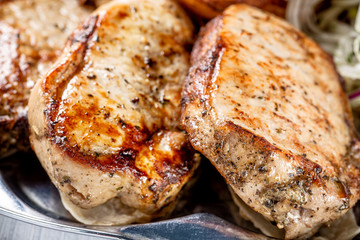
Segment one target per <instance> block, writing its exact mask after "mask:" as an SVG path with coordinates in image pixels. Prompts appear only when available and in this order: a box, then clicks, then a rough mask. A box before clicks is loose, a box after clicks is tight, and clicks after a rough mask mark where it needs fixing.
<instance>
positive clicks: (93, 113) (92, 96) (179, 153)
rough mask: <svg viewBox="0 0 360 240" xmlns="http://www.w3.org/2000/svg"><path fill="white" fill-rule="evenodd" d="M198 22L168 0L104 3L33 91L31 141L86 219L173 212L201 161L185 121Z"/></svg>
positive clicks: (110, 220) (70, 204)
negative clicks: (185, 90)
mask: <svg viewBox="0 0 360 240" xmlns="http://www.w3.org/2000/svg"><path fill="white" fill-rule="evenodd" d="M192 41H193V26H192V24H191V22H190V20H189V19H188V18H187V16H186V15H185V13H184V12H183V11H182V9H180V7H179V6H178V5H177V4H175V3H174V2H173V1H170V0H161V1H157V0H146V1H142V0H123V1H114V2H111V3H108V4H105V5H103V6H102V7H101V8H100V9H98V10H97V11H96V12H95V13H93V14H92V15H91V17H89V18H88V19H87V20H86V21H85V23H84V24H83V25H82V26H81V27H80V28H79V29H77V30H76V31H75V32H74V33H73V35H72V36H71V37H70V39H69V41H68V43H67V45H66V47H65V49H64V52H63V54H62V56H61V57H60V58H59V60H58V61H57V63H56V64H55V66H54V67H53V69H52V70H51V71H50V72H49V73H48V74H47V75H46V77H44V78H43V79H41V80H40V81H39V82H38V83H37V84H36V86H35V87H34V90H33V91H32V94H31V97H30V102H29V123H30V141H31V144H32V147H33V149H34V150H35V152H36V154H37V156H38V158H39V159H40V161H41V163H42V165H43V167H44V168H45V170H46V171H47V173H48V174H49V176H50V178H51V180H52V181H53V183H54V184H55V185H56V187H57V188H58V189H59V191H60V193H61V196H62V200H63V203H64V205H65V207H66V208H67V209H68V210H69V211H70V212H71V213H72V214H73V216H74V217H75V218H76V219H78V220H79V221H81V222H83V223H86V224H106V225H108V224H127V223H131V222H146V221H149V220H151V219H153V218H158V217H162V216H165V215H167V214H168V213H170V212H171V210H172V208H173V207H174V206H175V202H176V201H175V200H176V199H177V198H178V196H179V193H180V190H181V189H182V188H183V186H184V185H185V183H186V182H188V180H189V179H190V178H191V176H192V174H193V172H194V170H195V169H196V167H197V166H198V163H199V157H198V156H197V155H195V154H194V153H193V152H192V151H191V150H190V144H189V143H188V142H187V139H186V136H185V133H184V132H183V131H181V130H179V124H180V114H181V108H180V99H181V87H182V84H183V81H184V79H185V77H186V74H187V72H188V68H189V53H188V52H187V50H186V47H187V45H188V44H190V43H191V42H192Z"/></svg>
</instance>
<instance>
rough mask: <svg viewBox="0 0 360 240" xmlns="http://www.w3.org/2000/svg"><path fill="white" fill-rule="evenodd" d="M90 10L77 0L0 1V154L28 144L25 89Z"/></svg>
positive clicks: (32, 83)
mask: <svg viewBox="0 0 360 240" xmlns="http://www.w3.org/2000/svg"><path fill="white" fill-rule="evenodd" d="M91 10H92V9H91V8H89V7H84V6H80V5H79V4H78V2H77V0H21V1H0V156H4V154H8V153H10V152H11V151H12V150H15V149H16V148H17V149H26V148H28V147H29V146H30V145H29V143H28V131H27V127H28V125H27V104H28V100H29V96H30V89H31V88H32V87H33V86H34V84H35V82H36V80H37V79H38V78H39V76H40V75H41V74H44V73H45V71H47V70H48V69H49V66H50V65H51V64H52V63H53V62H54V60H55V58H56V56H57V55H58V54H59V53H60V51H61V49H62V48H63V47H64V44H65V42H66V39H67V37H68V36H69V35H70V33H71V32H72V31H73V30H74V29H75V27H76V26H77V25H78V24H79V23H80V21H81V20H83V19H84V18H85V17H86V16H88V15H89V14H90V11H91Z"/></svg>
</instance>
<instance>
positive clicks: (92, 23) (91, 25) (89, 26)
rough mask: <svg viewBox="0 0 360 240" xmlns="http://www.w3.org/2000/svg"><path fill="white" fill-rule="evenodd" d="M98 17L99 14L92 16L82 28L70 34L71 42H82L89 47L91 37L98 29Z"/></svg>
mask: <svg viewBox="0 0 360 240" xmlns="http://www.w3.org/2000/svg"><path fill="white" fill-rule="evenodd" d="M98 19H99V16H98V15H95V16H90V17H89V18H88V19H87V20H86V21H85V22H84V24H83V25H82V26H81V28H80V29H78V30H75V32H74V33H73V34H72V35H71V36H70V38H69V42H70V44H74V43H77V42H80V43H81V44H84V45H85V46H86V47H87V46H88V44H89V39H90V38H91V37H92V36H93V34H94V33H95V30H96V29H97V27H96V25H97V22H98Z"/></svg>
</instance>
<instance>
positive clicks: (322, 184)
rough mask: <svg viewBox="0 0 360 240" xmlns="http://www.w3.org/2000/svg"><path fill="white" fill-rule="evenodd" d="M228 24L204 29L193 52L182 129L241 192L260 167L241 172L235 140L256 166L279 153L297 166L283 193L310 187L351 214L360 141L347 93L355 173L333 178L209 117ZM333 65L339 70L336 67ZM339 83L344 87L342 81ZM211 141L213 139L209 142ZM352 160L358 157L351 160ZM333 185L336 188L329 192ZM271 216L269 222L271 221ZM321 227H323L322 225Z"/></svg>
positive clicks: (344, 101)
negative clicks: (226, 146) (233, 152)
mask: <svg viewBox="0 0 360 240" xmlns="http://www.w3.org/2000/svg"><path fill="white" fill-rule="evenodd" d="M222 19H223V16H219V17H217V18H215V19H213V20H212V21H211V22H209V23H208V25H207V26H206V27H205V28H204V29H202V31H201V34H200V38H199V39H198V40H197V42H196V43H195V46H194V49H193V52H192V64H193V65H192V67H191V69H190V71H189V75H188V77H187V79H186V81H185V85H184V90H183V96H182V110H183V112H182V113H183V114H182V126H183V127H184V129H185V130H186V131H187V132H188V133H189V136H190V140H191V143H192V145H193V147H194V148H195V149H196V150H198V151H200V152H201V153H202V154H204V155H205V156H206V157H207V158H208V159H209V160H210V161H211V162H212V164H213V165H214V166H215V167H217V168H218V170H219V171H220V173H221V174H222V175H223V177H224V178H225V179H226V181H227V182H228V184H230V185H232V186H235V187H236V188H237V189H242V187H244V183H245V182H246V181H248V180H249V178H250V176H249V175H246V176H247V177H246V178H244V176H242V173H241V171H243V170H244V171H245V172H247V174H249V171H253V170H254V169H255V168H256V167H255V165H251V166H247V167H245V169H241V171H240V170H238V169H236V163H234V162H233V161H232V160H231V153H229V152H227V153H226V152H224V150H223V145H222V144H226V143H228V142H231V138H233V139H238V140H239V142H241V143H243V146H245V148H248V149H250V150H249V152H252V151H256V152H254V156H247V157H248V158H250V159H252V158H254V161H253V162H254V163H256V161H257V160H256V159H263V160H264V161H265V162H267V161H271V158H270V155H271V154H272V153H277V154H278V155H279V156H282V157H283V159H286V161H288V162H291V163H292V164H291V165H292V166H294V167H295V168H296V169H297V173H298V174H297V175H296V176H295V177H294V178H293V179H291V180H290V181H289V182H288V183H287V184H285V185H284V186H281V188H283V189H289V188H293V187H297V184H298V183H299V182H301V186H302V187H301V188H303V189H304V190H305V191H308V192H307V194H309V195H311V190H310V188H313V187H315V188H318V189H326V194H330V195H333V196H336V197H337V198H338V199H339V200H340V203H341V205H340V206H338V207H336V208H335V209H333V210H332V211H334V212H336V213H335V215H336V217H338V216H340V215H342V214H343V213H344V212H345V211H344V210H347V209H349V207H351V206H352V205H354V204H355V202H356V201H357V198H358V195H359V194H358V192H356V189H358V187H359V176H360V171H359V169H360V168H359V162H358V160H356V159H357V157H355V156H353V155H352V152H354V151H355V155H356V153H358V152H359V149H358V146H359V141H358V138H357V134H356V131H355V128H354V126H353V124H352V117H351V110H350V108H349V104H348V99H347V98H346V95H345V93H344V92H342V91H341V92H339V94H340V96H339V98H340V99H341V101H342V104H343V106H346V109H345V111H346V113H345V121H346V123H347V124H348V126H349V128H350V130H351V134H352V139H353V141H352V142H351V143H350V144H351V146H349V148H348V152H347V154H346V156H344V161H345V162H346V164H347V166H348V167H349V168H350V169H351V170H350V169H348V170H344V169H340V168H339V166H334V169H336V170H337V171H336V173H335V174H334V175H333V176H329V175H328V174H327V173H326V172H325V171H323V169H322V167H321V166H320V165H318V164H316V163H314V162H313V161H311V160H310V159H308V158H306V156H302V155H293V154H291V153H289V152H287V151H286V150H284V149H280V148H278V147H276V146H274V145H272V144H271V143H269V142H268V141H267V140H265V139H264V138H262V137H260V136H256V135H255V134H254V133H252V132H250V131H248V130H245V129H244V128H242V127H240V126H237V125H235V124H234V123H232V122H225V123H220V122H214V120H213V119H212V118H211V117H210V116H209V114H208V113H209V112H211V109H212V107H211V102H210V100H209V98H208V97H209V96H210V95H211V92H212V90H213V88H215V87H216V86H213V85H214V84H213V82H214V80H215V79H214V78H216V76H217V71H218V69H217V68H216V66H217V64H218V63H219V62H220V61H221V58H222V53H223V51H225V49H226V46H225V45H224V41H223V40H222V36H221V27H222V25H223V23H222ZM290 30H291V29H290ZM291 32H293V34H296V36H297V38H298V40H299V41H303V40H302V39H303V38H305V35H303V34H302V33H300V32H297V31H295V30H292V31H291ZM323 57H324V58H325V59H327V61H329V62H331V63H332V59H331V57H330V56H329V55H328V54H326V53H325V52H323ZM332 65H333V68H334V69H335V65H334V64H332ZM339 82H341V79H340V78H339ZM194 112H196V113H194ZM209 126H211V130H212V131H209V130H208V129H207V130H206V128H207V127H209ZM194 127H195V128H194ZM209 139H211V140H210V141H209ZM230 148H232V149H236V147H235V146H234V145H231V144H230ZM254 149H256V150H254ZM354 149H355V150H354ZM348 155H352V156H351V157H350V156H348ZM349 159H351V160H349ZM272 161H273V160H272ZM350 162H351V163H350ZM332 164H333V163H332ZM257 167H258V166H257ZM234 169H235V170H234ZM251 169H253V170H251ZM343 171H346V172H347V173H345V175H347V177H346V180H344V179H343V178H341V177H340V175H341V174H343V175H344V173H343ZM254 176H256V175H254ZM265 179H266V178H264V180H265ZM340 179H341V180H340ZM330 186H332V187H331V189H329V187H330ZM276 188H279V186H278V185H276V186H275V185H268V186H267V189H276ZM350 188H351V189H352V190H353V193H351V192H350V190H349V189H350ZM261 194H262V193H260V195H261ZM243 200H244V202H246V203H247V204H249V203H251V201H250V200H249V201H250V202H249V201H247V200H246V199H243ZM284 200H285V199H281V198H277V199H276V201H284ZM250 205H251V204H250ZM267 217H268V218H269V216H267ZM336 217H333V218H332V219H334V218H336ZM280 219H282V217H281V216H280V215H276V214H273V213H272V212H271V217H270V220H275V221H278V220H280ZM316 224H319V222H318V223H316ZM320 224H321V223H320ZM318 226H319V225H314V226H313V227H314V228H317V227H318Z"/></svg>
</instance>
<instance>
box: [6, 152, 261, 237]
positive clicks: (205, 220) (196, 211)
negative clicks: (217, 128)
mask: <svg viewBox="0 0 360 240" xmlns="http://www.w3.org/2000/svg"><path fill="white" fill-rule="evenodd" d="M203 165H205V166H202V167H203V169H204V171H203V174H201V173H199V175H200V177H199V181H198V182H197V183H196V184H195V186H194V187H193V188H192V190H190V191H189V192H188V193H187V194H186V195H185V196H184V197H183V199H182V200H180V202H179V204H178V205H179V207H178V209H177V210H175V212H174V214H173V216H172V218H171V219H169V220H165V221H158V222H154V223H149V224H134V225H127V226H111V227H109V226H87V225H83V224H80V223H78V222H76V220H74V219H73V218H72V217H71V215H70V214H69V213H68V212H67V211H66V210H65V209H64V207H63V206H62V204H61V201H60V197H59V194H58V191H57V189H56V188H55V187H54V186H53V185H52V183H51V182H50V179H49V178H48V176H47V175H46V173H45V171H44V170H43V169H42V167H41V165H40V163H39V162H38V160H37V159H36V157H35V156H34V155H33V154H24V153H19V154H15V155H12V156H10V157H8V158H5V159H1V160H0V196H1V198H0V213H1V214H3V215H6V216H10V217H12V218H15V219H18V220H21V221H25V222H27V223H31V224H35V225H39V226H43V227H48V228H53V229H61V230H62V231H68V232H73V233H79V234H90V235H97V236H109V237H117V238H121V239H268V238H267V237H264V236H263V235H261V234H259V233H255V232H253V231H249V230H246V229H244V228H241V227H238V226H236V225H234V224H232V223H231V222H234V219H233V218H232V214H231V210H234V208H232V207H231V205H229V203H231V202H232V201H231V198H230V195H229V193H228V192H227V187H226V184H225V183H224V182H223V180H222V179H221V176H219V174H218V173H217V172H216V171H215V170H214V169H212V166H210V165H209V164H207V163H203ZM205 172H206V174H204V173H205ZM216 215H217V216H216ZM225 219H226V220H225Z"/></svg>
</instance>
